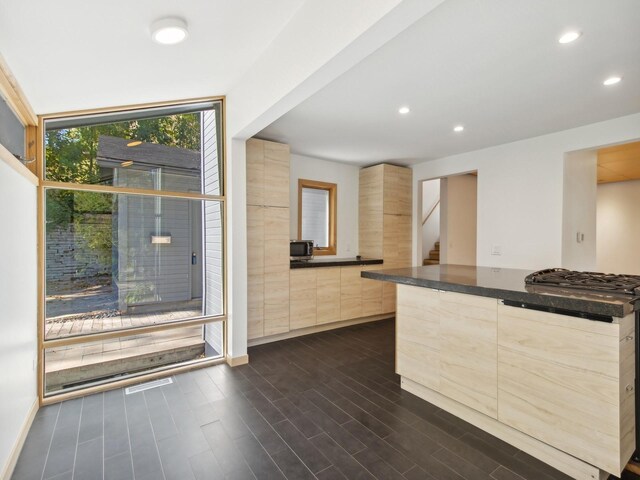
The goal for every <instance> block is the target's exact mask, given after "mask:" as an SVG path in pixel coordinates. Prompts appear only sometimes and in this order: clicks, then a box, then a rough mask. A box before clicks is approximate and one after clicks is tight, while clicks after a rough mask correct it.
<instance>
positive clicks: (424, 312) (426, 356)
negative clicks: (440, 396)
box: [396, 285, 441, 391]
mask: <svg viewBox="0 0 640 480" xmlns="http://www.w3.org/2000/svg"><path fill="white" fill-rule="evenodd" d="M398 300H399V301H398V311H397V313H396V373H398V374H399V375H402V376H403V377H406V378H408V379H410V380H413V381H414V382H417V383H420V384H422V385H424V386H426V387H428V388H431V389H432V390H436V391H438V390H440V341H441V337H440V333H439V330H440V297H439V295H438V292H437V291H436V290H430V289H428V288H422V287H412V286H409V285H398Z"/></svg>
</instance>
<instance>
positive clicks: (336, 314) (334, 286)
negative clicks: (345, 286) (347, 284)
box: [316, 267, 340, 324]
mask: <svg viewBox="0 0 640 480" xmlns="http://www.w3.org/2000/svg"><path fill="white" fill-rule="evenodd" d="M317 270H318V272H317V286H318V287H317V295H316V299H317V308H316V311H317V314H318V317H317V323H318V324H321V323H330V322H338V321H340V267H335V268H329V267H328V268H318V269H317Z"/></svg>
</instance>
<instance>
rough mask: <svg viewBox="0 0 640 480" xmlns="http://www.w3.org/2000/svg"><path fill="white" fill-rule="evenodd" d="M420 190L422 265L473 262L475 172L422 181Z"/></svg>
mask: <svg viewBox="0 0 640 480" xmlns="http://www.w3.org/2000/svg"><path fill="white" fill-rule="evenodd" d="M421 189H422V204H421V207H422V215H421V218H422V226H421V230H420V235H419V237H420V239H421V242H420V243H421V245H422V247H421V248H422V264H423V265H436V264H440V263H442V264H456V265H476V250H477V247H476V243H477V211H478V207H477V205H478V175H477V172H470V173H464V174H459V175H450V176H447V177H441V178H436V179H431V180H425V181H423V182H422V185H421Z"/></svg>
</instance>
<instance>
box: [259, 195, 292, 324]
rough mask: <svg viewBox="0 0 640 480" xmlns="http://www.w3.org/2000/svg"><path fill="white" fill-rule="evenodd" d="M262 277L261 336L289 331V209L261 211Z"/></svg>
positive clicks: (270, 208)
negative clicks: (262, 318) (262, 317)
mask: <svg viewBox="0 0 640 480" xmlns="http://www.w3.org/2000/svg"><path fill="white" fill-rule="evenodd" d="M264 277H265V278H264V334H265V335H274V334H277V333H284V332H288V331H289V209H288V208H279V207H265V208H264Z"/></svg>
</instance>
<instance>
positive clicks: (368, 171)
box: [358, 164, 413, 313]
mask: <svg viewBox="0 0 640 480" xmlns="http://www.w3.org/2000/svg"><path fill="white" fill-rule="evenodd" d="M412 173H413V171H412V170H411V169H410V168H406V167H398V166H395V165H388V164H381V165H374V166H373V167H368V168H363V169H362V170H360V191H359V195H360V198H359V212H358V218H359V225H358V227H359V235H358V237H359V253H360V255H362V256H363V257H368V258H382V259H383V261H384V265H383V268H385V269H388V268H403V267H410V266H411V199H412V181H411V180H412ZM395 309H396V285H395V284H393V283H389V282H384V283H383V286H382V311H383V313H388V312H394V311H395Z"/></svg>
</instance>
